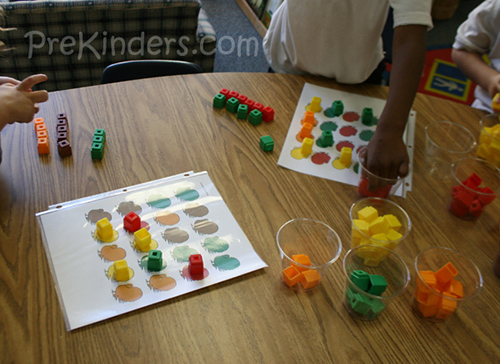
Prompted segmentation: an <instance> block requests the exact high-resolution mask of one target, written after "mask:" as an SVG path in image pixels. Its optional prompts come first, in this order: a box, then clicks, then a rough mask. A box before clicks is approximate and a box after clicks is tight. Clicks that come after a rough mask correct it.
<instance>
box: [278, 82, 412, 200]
mask: <svg viewBox="0 0 500 364" xmlns="http://www.w3.org/2000/svg"><path fill="white" fill-rule="evenodd" d="M313 97H320V98H321V107H322V111H321V112H318V113H316V114H315V117H316V120H317V121H318V124H317V125H316V126H315V127H314V128H313V131H312V135H313V137H314V145H313V151H312V153H311V154H310V155H309V156H307V157H306V158H302V159H297V158H296V157H293V156H292V151H293V150H295V149H297V148H299V149H300V148H301V146H302V143H301V142H300V141H299V140H297V134H299V133H300V131H301V128H302V124H301V120H302V119H303V117H304V113H305V111H306V106H308V105H309V104H310V102H311V100H312V98H313ZM336 100H339V101H341V102H342V104H343V105H344V111H343V114H342V115H340V116H337V117H327V116H325V114H324V111H325V109H327V108H331V107H332V103H333V102H334V101H336ZM384 106H385V100H381V99H376V98H373V97H367V96H362V95H356V94H352V93H348V92H343V91H337V90H333V89H329V88H325V87H320V86H316V85H312V84H309V83H306V84H305V85H304V88H303V89H302V93H301V95H300V99H299V101H298V103H297V108H296V110H295V113H294V115H293V119H292V121H291V123H290V128H289V129H288V134H287V137H286V140H285V144H284V145H283V149H282V150H281V153H280V157H279V160H278V164H279V165H280V166H283V167H285V168H288V169H291V170H294V171H297V172H301V173H305V174H310V175H313V176H317V177H321V178H326V179H330V180H333V181H337V182H341V183H346V184H349V185H353V186H356V185H357V184H358V175H357V172H356V170H357V167H358V166H357V164H358V160H357V155H356V151H357V150H358V148H359V147H361V146H364V145H367V144H368V141H369V138H368V137H369V136H370V134H373V132H374V131H375V128H376V125H374V126H366V125H364V124H363V123H362V122H361V115H362V112H363V109H364V108H371V109H372V110H373V116H374V117H375V118H377V119H378V118H379V116H380V114H381V113H382V110H383V108H384ZM354 114H357V115H358V116H359V118H358V120H356V121H346V120H344V116H346V115H351V116H354V117H355V115H354ZM415 118H416V113H415V112H414V111H412V112H411V113H410V116H409V119H408V123H407V128H406V131H405V133H404V136H403V138H404V141H405V144H406V146H407V150H408V155H409V157H410V173H409V175H408V176H407V177H406V178H405V180H404V181H403V184H402V185H401V187H400V188H399V190H398V191H396V195H398V196H403V197H405V196H406V192H407V191H411V187H412V165H413V142H414V135H415ZM326 123H328V124H329V126H332V123H333V124H335V126H336V129H335V130H332V132H333V137H334V145H333V146H331V147H326V148H323V147H320V146H318V145H317V140H318V138H320V137H321V135H322V128H323V127H325V126H326ZM343 134H344V135H343ZM348 134H352V135H348ZM363 139H364V140H363ZM341 146H347V147H353V153H352V163H351V165H350V166H349V167H348V168H345V169H337V168H335V167H334V166H333V161H334V160H336V159H338V158H339V157H340V149H341ZM326 160H328V161H327V162H325V161H326Z"/></svg>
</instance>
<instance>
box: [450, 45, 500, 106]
mask: <svg viewBox="0 0 500 364" xmlns="http://www.w3.org/2000/svg"><path fill="white" fill-rule="evenodd" d="M451 57H452V59H453V62H454V63H455V64H456V65H457V66H458V68H460V70H461V71H462V72H463V74H464V75H465V76H467V77H468V78H470V79H471V80H472V82H474V83H476V84H477V85H479V86H481V88H483V89H484V90H486V91H488V94H489V95H490V97H491V98H493V97H494V96H495V95H496V94H497V93H499V92H500V73H498V71H497V70H495V69H493V68H491V67H490V66H489V65H487V64H486V62H485V61H484V60H483V58H482V56H481V55H480V54H479V53H476V52H469V51H466V50H463V49H453V50H452V51H451Z"/></svg>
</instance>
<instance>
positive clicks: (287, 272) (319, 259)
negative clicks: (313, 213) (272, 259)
mask: <svg viewBox="0 0 500 364" xmlns="http://www.w3.org/2000/svg"><path fill="white" fill-rule="evenodd" d="M276 243H277V245H278V250H279V252H280V256H281V261H282V271H281V276H282V278H283V282H284V283H285V284H286V285H287V286H288V287H290V288H292V289H294V290H296V291H302V292H304V291H311V290H312V289H314V288H315V287H317V286H318V284H319V283H320V282H321V280H322V279H323V278H324V276H325V274H326V272H327V271H328V268H329V267H330V266H331V265H332V264H333V263H334V262H335V261H336V260H337V259H338V257H339V256H340V252H341V251H342V243H341V241H340V238H339V236H338V234H337V233H336V232H335V230H333V229H332V228H331V227H330V226H328V225H327V224H325V223H324V222H321V221H318V220H314V219H307V218H297V219H293V220H290V221H288V222H286V223H285V224H283V226H281V228H280V229H279V230H278V233H277V234H276Z"/></svg>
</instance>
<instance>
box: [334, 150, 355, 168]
mask: <svg viewBox="0 0 500 364" xmlns="http://www.w3.org/2000/svg"><path fill="white" fill-rule="evenodd" d="M351 163H352V148H349V147H342V149H341V150H340V158H338V159H335V160H334V161H333V166H334V167H335V168H337V169H344V168H347V167H349V166H350V165H351Z"/></svg>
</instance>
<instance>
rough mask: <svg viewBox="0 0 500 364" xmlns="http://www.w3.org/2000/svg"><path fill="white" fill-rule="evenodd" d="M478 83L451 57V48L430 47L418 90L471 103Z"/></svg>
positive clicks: (463, 102)
mask: <svg viewBox="0 0 500 364" xmlns="http://www.w3.org/2000/svg"><path fill="white" fill-rule="evenodd" d="M475 87H476V85H475V84H474V83H473V82H472V81H471V80H469V79H468V78H467V77H465V75H464V74H463V73H462V72H461V71H460V70H459V69H458V67H457V66H456V65H455V64H454V63H453V61H452V59H451V48H449V47H446V48H435V49H429V50H428V51H427V52H426V56H425V66H424V71H423V72H422V78H421V80H420V85H419V89H418V92H421V93H423V94H427V95H432V96H437V97H441V98H444V99H448V100H452V101H456V102H459V103H462V104H466V105H471V104H472V102H473V101H474V89H475Z"/></svg>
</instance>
